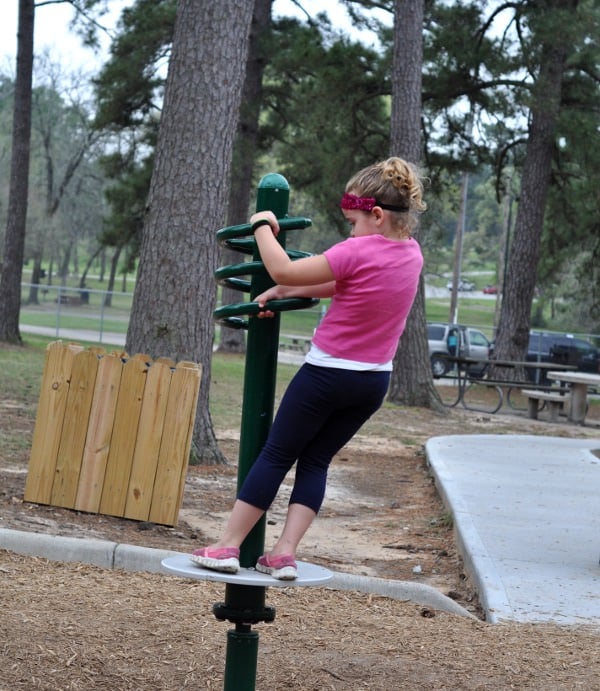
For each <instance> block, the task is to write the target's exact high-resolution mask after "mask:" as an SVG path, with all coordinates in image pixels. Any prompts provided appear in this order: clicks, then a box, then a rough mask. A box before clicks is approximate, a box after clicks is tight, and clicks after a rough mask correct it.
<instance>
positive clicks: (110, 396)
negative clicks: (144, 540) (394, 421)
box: [74, 353, 123, 513]
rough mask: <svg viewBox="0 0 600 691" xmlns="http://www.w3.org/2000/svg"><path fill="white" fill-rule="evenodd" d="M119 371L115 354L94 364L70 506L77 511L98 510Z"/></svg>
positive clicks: (93, 511) (119, 380)
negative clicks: (87, 417)
mask: <svg viewBox="0 0 600 691" xmlns="http://www.w3.org/2000/svg"><path fill="white" fill-rule="evenodd" d="M122 372H123V361H122V359H121V356H120V355H118V354H114V353H113V354H111V355H105V356H104V357H103V358H101V359H100V361H99V363H98V372H97V374H96V387H95V389H94V398H93V400H92V408H91V412H90V422H89V426H88V430H87V438H86V440H85V448H84V450H83V459H82V462H81V473H80V475H79V485H78V487H77V497H76V499H75V506H74V508H75V509H77V510H78V511H87V512H89V513H98V511H99V510H100V498H101V496H102V488H103V486H104V476H105V474H106V465H107V463H108V452H109V450H110V444H111V439H112V432H113V425H114V421H115V413H116V410H117V398H118V395H119V387H120V384H121V373H122Z"/></svg>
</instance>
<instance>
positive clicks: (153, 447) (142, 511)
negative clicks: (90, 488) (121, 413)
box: [125, 362, 171, 520]
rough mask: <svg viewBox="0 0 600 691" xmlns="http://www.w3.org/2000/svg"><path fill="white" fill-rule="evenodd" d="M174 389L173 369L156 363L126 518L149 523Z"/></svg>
mask: <svg viewBox="0 0 600 691" xmlns="http://www.w3.org/2000/svg"><path fill="white" fill-rule="evenodd" d="M170 386H171V367H170V366H169V365H168V364H164V363H162V362H155V363H153V365H152V367H151V368H150V370H149V371H148V379H147V381H146V388H145V389H144V400H143V401H142V409H141V413H140V422H139V426H138V442H137V444H136V446H135V453H134V455H133V461H132V464H131V474H130V476H129V488H128V492H127V502H126V504H125V515H126V516H127V517H128V518H135V519H138V520H147V519H148V514H149V512H150V503H151V501H152V492H153V491H154V481H155V478H156V466H157V465H158V454H159V451H160V440H161V438H162V436H163V432H164V424H165V411H166V409H167V401H168V399H169V388H170Z"/></svg>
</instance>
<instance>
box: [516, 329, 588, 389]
mask: <svg viewBox="0 0 600 691" xmlns="http://www.w3.org/2000/svg"><path fill="white" fill-rule="evenodd" d="M526 359H527V361H528V362H554V363H556V364H561V365H573V366H575V367H577V369H578V370H579V371H581V372H592V373H593V374H598V373H599V372H600V350H599V349H598V348H596V346H594V345H593V344H592V343H590V342H589V341H585V340H583V339H582V338H575V337H574V336H571V335H569V334H553V333H545V332H543V331H531V332H530V334H529V348H528V350H527V357H526ZM530 374H531V376H532V378H533V377H534V376H535V374H536V372H535V370H531V371H530Z"/></svg>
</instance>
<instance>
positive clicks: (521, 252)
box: [491, 0, 577, 377]
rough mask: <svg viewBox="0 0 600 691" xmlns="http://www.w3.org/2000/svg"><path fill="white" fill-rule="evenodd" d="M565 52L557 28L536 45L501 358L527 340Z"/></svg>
mask: <svg viewBox="0 0 600 691" xmlns="http://www.w3.org/2000/svg"><path fill="white" fill-rule="evenodd" d="M559 4H562V5H563V6H564V7H565V8H567V7H573V8H574V7H576V5H577V0H566V2H565V1H562V2H560V3H559ZM567 52H568V50H567V46H566V45H565V42H564V40H563V42H561V40H560V32H558V33H557V34H556V36H555V35H554V34H553V40H552V42H551V43H549V44H547V45H545V46H544V47H543V48H542V58H541V62H540V74H539V77H538V80H537V83H536V86H535V91H534V101H533V105H532V108H531V126H530V129H529V138H528V140H527V150H526V156H525V163H524V166H523V175H522V177H521V191H520V196H519V208H518V211H517V217H516V220H515V230H514V237H513V241H512V244H511V248H510V254H509V261H508V267H507V271H506V283H505V285H504V292H503V299H502V308H501V312H500V321H499V324H498V333H497V336H496V344H495V355H496V357H497V358H498V359H501V360H523V359H524V358H525V355H526V353H527V348H528V344H529V329H530V325H531V305H532V303H533V296H534V291H535V282H536V268H537V265H538V261H539V258H540V242H541V235H542V229H543V225H544V212H545V208H546V198H547V194H548V188H549V186H550V175H551V170H552V156H553V151H554V133H555V128H556V123H557V120H558V115H559V111H560V102H561V91H562V88H561V87H562V79H563V73H564V69H565V62H566V56H567ZM491 375H492V376H493V375H494V373H493V372H492V373H491ZM522 375H523V372H519V371H515V372H514V376H515V377H521V376H522ZM504 376H506V374H505V375H504Z"/></svg>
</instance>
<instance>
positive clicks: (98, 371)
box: [25, 342, 201, 525]
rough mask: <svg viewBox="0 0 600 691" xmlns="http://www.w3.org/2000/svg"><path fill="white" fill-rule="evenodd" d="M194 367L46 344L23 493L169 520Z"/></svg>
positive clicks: (181, 477) (196, 378) (189, 421)
mask: <svg viewBox="0 0 600 691" xmlns="http://www.w3.org/2000/svg"><path fill="white" fill-rule="evenodd" d="M200 374H201V367H200V366H199V365H196V364H194V363H190V362H182V363H179V364H178V365H175V363H174V362H173V361H172V360H169V359H167V358H160V359H159V360H157V361H156V362H151V360H150V358H149V357H148V356H147V355H142V354H139V355H135V356H133V357H131V358H129V357H127V356H126V354H124V353H121V354H111V355H107V354H106V353H105V352H104V351H103V350H102V349H89V350H85V351H84V350H83V348H81V347H80V346H75V345H73V344H69V345H66V346H65V345H63V344H62V343H61V342H57V343H54V344H50V345H49V346H48V349H47V355H46V363H45V367H44V374H43V378H42V386H41V392H40V400H39V405H38V414H37V419H36V425H35V431H34V437H33V445H32V451H31V458H30V462H29V471H28V475H27V481H26V486H25V500H26V501H32V502H36V503H39V504H52V505H55V506H63V507H66V508H74V509H76V510H78V511H88V512H92V513H104V514H109V515H113V516H122V517H125V518H132V519H135V520H151V521H153V522H155V523H163V524H166V525H175V524H176V523H177V518H178V513H179V508H180V507H181V502H182V498H183V487H184V483H185V477H186V474H187V466H188V458H189V454H190V448H191V441H192V432H193V426H194V420H195V415H196V405H197V400H198V391H199V387H200Z"/></svg>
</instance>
